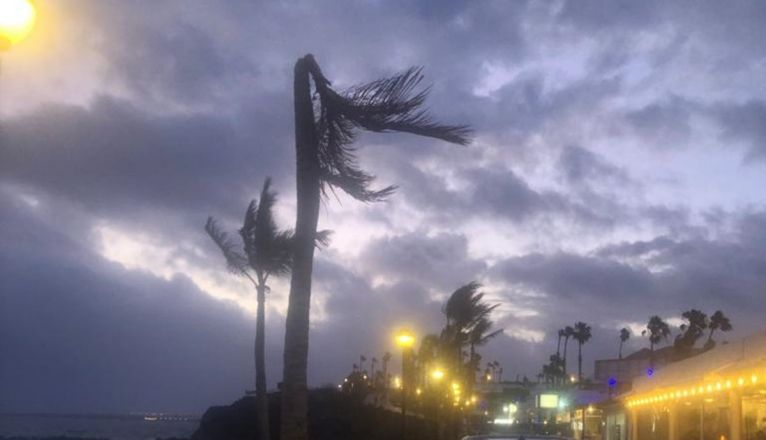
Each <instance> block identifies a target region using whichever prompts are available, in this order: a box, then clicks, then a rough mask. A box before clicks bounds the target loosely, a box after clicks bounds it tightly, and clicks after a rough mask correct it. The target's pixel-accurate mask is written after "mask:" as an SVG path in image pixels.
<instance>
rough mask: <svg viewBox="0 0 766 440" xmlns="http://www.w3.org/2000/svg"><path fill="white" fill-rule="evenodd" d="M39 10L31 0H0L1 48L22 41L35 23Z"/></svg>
mask: <svg viewBox="0 0 766 440" xmlns="http://www.w3.org/2000/svg"><path fill="white" fill-rule="evenodd" d="M36 18H37V11H36V10H35V6H34V5H33V4H32V2H31V1H29V0H0V50H8V49H10V48H11V46H13V45H14V44H16V43H18V42H20V41H21V40H23V39H24V38H26V36H27V35H29V33H30V32H32V28H33V27H34V25H35V19H36Z"/></svg>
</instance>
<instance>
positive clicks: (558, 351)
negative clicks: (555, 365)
mask: <svg viewBox="0 0 766 440" xmlns="http://www.w3.org/2000/svg"><path fill="white" fill-rule="evenodd" d="M564 336H566V332H565V331H564V329H563V328H560V329H559V340H558V342H557V343H556V354H557V355H558V356H559V357H561V339H563V338H564Z"/></svg>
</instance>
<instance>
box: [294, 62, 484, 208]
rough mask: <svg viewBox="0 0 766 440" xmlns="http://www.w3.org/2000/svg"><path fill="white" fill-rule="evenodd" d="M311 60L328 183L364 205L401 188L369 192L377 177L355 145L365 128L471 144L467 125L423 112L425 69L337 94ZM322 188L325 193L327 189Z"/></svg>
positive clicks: (322, 166)
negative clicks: (361, 162)
mask: <svg viewBox="0 0 766 440" xmlns="http://www.w3.org/2000/svg"><path fill="white" fill-rule="evenodd" d="M308 61H309V69H310V72H311V76H312V78H313V79H314V85H315V87H316V92H317V94H318V95H319V97H320V103H319V111H318V121H317V132H318V141H319V152H318V156H319V164H320V170H321V179H322V182H323V183H324V184H327V185H329V186H330V187H336V188H340V189H342V190H343V191H345V192H346V193H348V194H349V195H350V196H351V197H353V198H355V199H357V200H360V201H364V202H373V201H379V200H383V199H385V198H386V197H387V196H389V195H390V194H391V193H393V192H394V190H395V189H396V188H395V187H394V186H387V187H384V188H382V189H377V190H373V189H370V186H371V184H372V182H373V180H374V179H375V176H373V175H372V174H369V173H367V172H365V171H364V170H362V169H361V168H360V167H359V164H358V161H357V158H356V148H355V147H354V145H353V143H354V140H355V139H356V136H357V132H358V131H359V130H360V129H364V130H369V131H374V132H392V131H399V132H406V133H412V134H417V135H420V136H427V137H432V138H437V139H442V140H445V141H447V142H453V143H457V144H461V145H465V144H467V143H468V142H469V138H468V137H469V135H470V133H471V131H470V129H469V128H468V127H467V126H464V125H443V124H439V123H437V122H435V121H434V120H433V119H432V118H431V116H430V115H429V114H428V112H427V111H426V110H425V109H423V105H424V103H425V99H426V96H427V95H428V91H429V89H428V88H424V89H423V90H421V91H420V92H416V91H415V89H416V88H417V86H418V85H419V84H420V83H421V81H422V79H423V75H422V73H421V71H422V69H420V68H411V69H409V70H407V71H406V72H404V73H401V74H399V75H395V76H393V77H391V78H386V79H381V80H377V81H373V82H370V83H368V84H363V85H359V86H356V87H352V88H351V89H350V90H348V91H346V92H343V93H338V92H336V91H335V90H333V89H332V88H331V87H330V81H328V80H327V78H325V76H324V75H323V74H322V71H321V70H320V68H319V65H318V64H317V63H316V61H315V60H314V59H313V57H309V58H308ZM322 190H323V192H324V193H325V194H326V190H325V188H324V187H323V188H322Z"/></svg>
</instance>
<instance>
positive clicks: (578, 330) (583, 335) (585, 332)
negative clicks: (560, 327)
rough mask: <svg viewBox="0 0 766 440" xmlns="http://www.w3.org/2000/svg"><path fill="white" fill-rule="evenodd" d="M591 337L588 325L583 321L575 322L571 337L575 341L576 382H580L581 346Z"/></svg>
mask: <svg viewBox="0 0 766 440" xmlns="http://www.w3.org/2000/svg"><path fill="white" fill-rule="evenodd" d="M590 338H591V333H590V326H589V325H588V324H586V323H584V322H576V323H575V325H574V333H573V334H572V339H574V340H575V341H577V382H578V383H582V346H583V344H585V343H586V342H588V341H589V340H590Z"/></svg>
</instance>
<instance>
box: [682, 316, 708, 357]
mask: <svg viewBox="0 0 766 440" xmlns="http://www.w3.org/2000/svg"><path fill="white" fill-rule="evenodd" d="M681 317H682V318H684V319H685V320H686V323H684V324H681V326H680V329H681V333H680V334H679V335H678V336H676V339H675V341H674V342H673V346H674V347H675V349H676V353H677V355H678V356H680V357H686V356H689V355H691V352H692V349H693V348H694V345H695V344H696V343H697V340H699V339H700V338H701V337H702V336H703V335H704V333H705V329H707V328H708V326H709V325H710V324H709V322H708V317H707V315H706V314H705V313H703V312H701V311H699V310H696V309H691V310H687V311H685V312H683V313H682V314H681Z"/></svg>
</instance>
